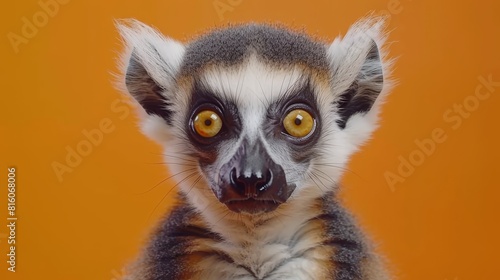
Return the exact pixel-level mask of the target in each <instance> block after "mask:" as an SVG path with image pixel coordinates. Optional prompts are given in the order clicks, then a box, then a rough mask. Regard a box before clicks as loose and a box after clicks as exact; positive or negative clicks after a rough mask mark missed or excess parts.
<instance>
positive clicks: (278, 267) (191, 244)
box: [130, 195, 386, 280]
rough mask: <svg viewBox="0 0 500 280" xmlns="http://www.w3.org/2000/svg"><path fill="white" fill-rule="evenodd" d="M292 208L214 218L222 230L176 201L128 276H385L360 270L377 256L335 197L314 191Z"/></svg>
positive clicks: (367, 268)
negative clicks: (264, 215) (290, 214)
mask: <svg viewBox="0 0 500 280" xmlns="http://www.w3.org/2000/svg"><path fill="white" fill-rule="evenodd" d="M330 197H331V195H330ZM327 204H328V205H327ZM297 208H298V209H297V210H299V211H302V212H298V213H296V216H295V217H294V218H293V219H287V218H286V217H281V218H272V217H269V219H267V220H262V221H261V222H260V223H259V222H257V223H255V224H253V226H249V225H250V224H249V222H248V221H245V222H242V223H238V222H236V220H235V221H234V224H233V225H228V224H225V225H220V227H219V228H218V230H220V231H226V234H224V233H223V232H222V233H215V232H213V231H212V230H210V229H209V228H207V226H206V223H205V222H204V221H203V218H202V216H201V215H200V214H199V213H197V212H196V210H194V209H192V208H190V207H189V206H186V205H181V206H179V207H177V208H176V209H175V210H174V211H173V212H172V214H171V215H170V217H169V218H168V219H167V220H166V221H165V223H164V224H162V226H161V228H160V229H159V230H158V232H157V234H156V235H155V238H154V239H153V241H152V242H151V244H150V245H149V248H147V252H148V253H147V254H145V256H144V258H143V259H142V260H141V261H140V262H138V269H135V272H136V273H137V274H136V275H135V276H131V278H130V279H145V280H148V279H203V280H212V279H213V280H216V279H217V280H218V279H248V280H250V279H252V280H254V279H267V280H273V279H303V280H305V279H311V280H312V279H315V280H316V279H336V280H340V279H346V280H347V279H352V280H354V279H386V278H382V277H381V275H380V274H379V275H378V276H375V275H373V276H370V277H369V278H367V277H366V275H367V273H368V272H369V271H373V265H374V264H376V263H377V262H378V260H377V259H376V257H375V256H373V255H371V254H370V252H369V249H368V248H367V247H366V244H365V242H364V240H363V237H362V236H361V234H360V233H359V232H358V231H357V229H356V227H355V225H354V224H353V222H352V220H351V218H350V216H349V215H348V214H347V213H346V212H344V211H343V210H341V208H340V207H338V205H337V204H336V201H335V200H334V199H332V198H328V197H325V198H323V199H320V200H318V202H317V203H316V204H315V205H312V207H310V208H309V210H308V211H305V212H304V210H306V209H300V207H297ZM280 219H283V220H282V221H280ZM243 224H246V226H245V225H243ZM237 233H238V234H237ZM235 234H236V235H235Z"/></svg>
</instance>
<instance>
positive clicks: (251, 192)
mask: <svg viewBox="0 0 500 280" xmlns="http://www.w3.org/2000/svg"><path fill="white" fill-rule="evenodd" d="M229 178H230V183H231V187H233V188H234V189H235V190H236V191H237V192H239V193H240V194H243V195H244V196H246V197H247V198H255V197H258V196H259V194H260V193H261V192H263V191H265V190H266V189H267V188H268V187H269V186H271V184H272V182H273V173H272V171H271V170H269V169H268V170H267V171H265V170H261V171H257V172H252V173H251V174H241V173H240V174H239V175H237V171H236V168H233V169H231V174H230V175H229Z"/></svg>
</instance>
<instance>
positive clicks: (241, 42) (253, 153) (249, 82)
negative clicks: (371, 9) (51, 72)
mask: <svg viewBox="0 0 500 280" xmlns="http://www.w3.org/2000/svg"><path fill="white" fill-rule="evenodd" d="M381 25H382V24H381V21H380V20H376V19H368V20H363V21H360V22H358V23H357V24H355V25H354V26H353V27H352V28H351V29H350V31H349V32H348V33H347V35H346V36H345V37H344V38H343V39H341V38H337V39H336V40H334V41H333V43H331V44H325V43H323V42H320V41H316V40H313V39H311V38H310V37H308V36H306V35H304V34H302V33H297V32H294V31H291V30H288V29H285V28H279V27H276V26H270V25H262V24H248V25H240V26H234V27H229V28H225V29H220V30H215V31H213V32H211V33H208V34H206V35H203V36H201V37H199V38H198V39H196V40H194V41H192V42H190V43H188V44H182V43H180V42H177V41H174V40H172V39H170V38H166V37H164V36H162V35H160V34H159V33H158V32H156V31H155V30H153V29H151V28H150V27H147V26H145V25H143V24H141V23H139V22H137V21H128V22H124V23H121V24H119V25H118V28H119V30H120V32H121V35H122V37H123V38H124V41H125V44H126V46H127V51H126V52H125V55H124V67H123V69H124V70H123V71H124V75H123V81H124V84H125V86H126V90H127V91H128V92H129V93H130V95H131V96H133V97H134V98H135V100H137V102H138V103H139V104H140V105H141V106H140V107H142V109H143V110H141V111H142V112H143V126H142V127H143V131H144V132H145V133H146V134H147V135H149V136H150V137H152V138H153V139H155V140H156V141H158V142H159V143H160V144H162V145H163V147H164V149H165V160H166V162H167V164H168V165H169V167H170V169H171V171H172V172H173V173H175V174H178V176H180V179H179V180H177V181H178V182H179V186H180V188H181V191H182V192H183V193H184V194H185V195H186V197H188V198H189V199H190V200H191V202H193V204H195V206H196V207H198V208H199V210H204V208H206V207H223V208H224V209H225V210H227V208H228V209H230V210H231V211H234V212H241V213H249V214H259V213H264V212H270V211H273V210H275V209H277V208H278V207H280V206H281V207H285V205H287V204H289V203H287V202H291V201H295V202H293V203H303V202H304V201H305V200H311V199H315V198H318V197H321V196H322V195H324V194H326V193H328V192H332V191H333V190H335V188H336V185H337V182H338V180H339V177H340V175H341V173H342V170H344V167H345V165H346V162H347V160H348V158H349V156H350V155H351V154H352V153H353V152H354V151H355V150H356V149H357V148H358V147H359V145H361V144H362V143H363V142H364V141H365V140H366V139H367V138H368V137H369V136H370V134H371V133H372V131H373V130H374V128H375V127H376V117H377V111H378V105H379V104H380V101H381V99H382V98H381V97H379V95H381V93H382V92H383V91H384V92H385V91H386V89H387V87H386V85H384V72H385V71H386V69H385V68H386V67H385V63H383V59H382V56H381V52H380V49H379V46H380V44H381V36H380V33H381ZM201 202H202V203H201ZM226 207H227V208H226Z"/></svg>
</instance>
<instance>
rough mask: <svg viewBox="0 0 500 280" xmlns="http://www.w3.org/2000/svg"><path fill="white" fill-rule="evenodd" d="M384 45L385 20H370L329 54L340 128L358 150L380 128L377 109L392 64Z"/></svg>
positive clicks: (337, 42)
mask: <svg viewBox="0 0 500 280" xmlns="http://www.w3.org/2000/svg"><path fill="white" fill-rule="evenodd" d="M383 41H384V34H383V19H381V18H367V19H363V20H361V21H359V22H357V23H355V24H354V25H353V26H352V27H351V28H350V29H349V31H348V32H347V34H346V36H345V37H344V38H336V39H335V40H334V42H333V43H332V44H331V45H330V46H329V48H328V51H327V53H328V59H329V63H330V70H331V81H332V87H333V88H332V91H333V93H334V95H335V104H334V105H335V106H336V109H337V112H338V115H339V118H338V119H337V124H338V126H339V127H340V129H342V130H343V131H344V132H346V133H347V134H348V135H349V138H350V139H349V140H350V141H351V143H353V144H354V145H356V146H357V145H360V144H362V143H363V142H364V141H365V140H367V139H368V138H369V136H370V135H371V133H372V132H373V130H374V129H375V128H376V127H377V124H376V121H377V116H378V107H379V105H380V103H381V102H382V101H383V97H384V95H385V93H386V92H387V91H388V88H389V83H388V80H387V79H386V77H387V75H388V70H389V66H390V62H387V61H384V56H383V50H382V49H381V48H380V46H382V44H383Z"/></svg>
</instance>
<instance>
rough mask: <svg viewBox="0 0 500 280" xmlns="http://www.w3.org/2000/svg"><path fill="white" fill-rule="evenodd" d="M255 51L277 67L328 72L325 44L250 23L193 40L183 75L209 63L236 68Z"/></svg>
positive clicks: (186, 57) (290, 32) (286, 30)
mask: <svg viewBox="0 0 500 280" xmlns="http://www.w3.org/2000/svg"><path fill="white" fill-rule="evenodd" d="M252 52H255V54H256V55H257V56H259V57H260V58H262V60H263V61H266V62H271V63H275V64H277V65H286V64H303V65H307V66H309V67H313V68H316V69H321V70H326V69H328V62H327V60H326V48H325V44H323V43H321V42H318V41H313V40H312V39H311V38H309V36H307V35H305V34H302V33H299V32H295V31H291V30H290V29H285V28H278V27H275V26H272V25H264V24H246V25H239V26H233V27H230V28H227V29H219V30H215V31H212V32H210V33H208V34H205V35H202V36H201V37H199V38H198V39H196V40H194V41H192V42H191V43H190V44H189V45H188V46H187V48H186V53H185V56H184V60H183V64H182V66H181V73H184V74H191V73H193V72H196V71H197V70H199V69H200V68H202V67H203V66H205V65H209V64H213V65H218V66H232V65H236V64H238V63H241V62H243V61H244V60H245V58H246V57H247V56H249V55H250V54H252Z"/></svg>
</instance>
